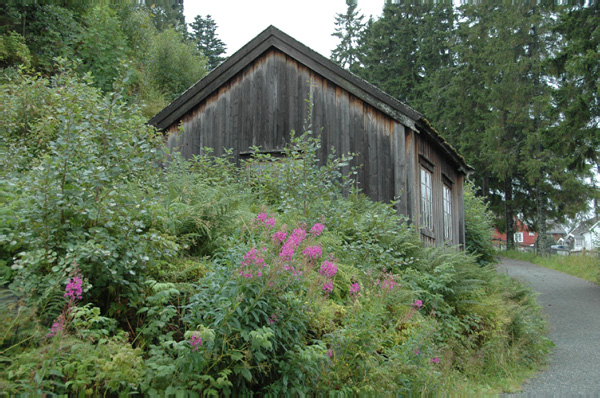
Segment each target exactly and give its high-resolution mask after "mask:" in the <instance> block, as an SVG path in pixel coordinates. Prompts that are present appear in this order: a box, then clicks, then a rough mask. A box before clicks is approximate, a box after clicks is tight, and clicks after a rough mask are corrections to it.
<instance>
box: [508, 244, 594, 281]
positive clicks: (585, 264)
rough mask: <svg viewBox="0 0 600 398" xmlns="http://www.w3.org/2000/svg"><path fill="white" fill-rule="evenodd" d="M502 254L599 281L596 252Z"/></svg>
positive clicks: (587, 279)
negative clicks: (565, 254)
mask: <svg viewBox="0 0 600 398" xmlns="http://www.w3.org/2000/svg"><path fill="white" fill-rule="evenodd" d="M502 255H503V256H504V257H508V258H513V259H516V260H523V261H527V262H530V263H533V264H537V265H541V266H542V267H546V268H550V269H555V270H557V271H560V272H564V273H565V274H569V275H573V276H576V277H578V278H581V279H585V280H586V281H590V282H593V283H600V257H598V254H597V253H588V254H571V255H569V256H560V255H552V256H540V255H537V254H535V253H528V252H520V251H516V250H509V251H505V252H502Z"/></svg>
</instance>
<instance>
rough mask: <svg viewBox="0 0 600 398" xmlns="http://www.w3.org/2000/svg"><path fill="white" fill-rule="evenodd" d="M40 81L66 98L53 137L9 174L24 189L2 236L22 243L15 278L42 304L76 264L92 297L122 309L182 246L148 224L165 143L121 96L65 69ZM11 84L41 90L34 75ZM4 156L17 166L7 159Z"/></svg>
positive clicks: (51, 112) (56, 112)
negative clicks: (150, 192)
mask: <svg viewBox="0 0 600 398" xmlns="http://www.w3.org/2000/svg"><path fill="white" fill-rule="evenodd" d="M39 80H41V81H42V83H41V84H42V85H50V87H51V89H50V91H51V93H50V94H51V96H50V98H52V99H54V100H58V99H60V102H58V101H56V102H54V101H49V102H48V108H46V109H43V113H42V114H41V115H40V119H41V121H42V122H44V123H48V124H49V125H50V127H52V129H50V130H49V131H52V130H53V132H54V136H52V137H49V138H48V144H47V149H46V150H45V152H44V153H43V154H41V155H40V156H39V157H38V158H37V159H36V160H35V162H32V163H31V164H30V165H29V167H26V168H25V169H24V170H21V171H20V172H15V173H12V174H9V175H7V177H8V178H7V185H8V186H10V187H12V188H13V189H14V190H15V192H18V195H17V196H16V197H14V198H13V200H14V201H15V212H14V215H13V217H11V218H9V219H7V221H6V222H9V223H10V226H9V228H8V229H9V230H8V231H7V233H6V235H3V236H2V241H1V243H2V244H3V245H6V246H8V249H9V250H8V251H9V252H12V253H14V252H15V248H13V247H12V246H14V245H15V242H20V244H19V246H20V248H19V254H18V255H17V256H15V260H14V263H13V265H12V267H13V269H14V270H15V271H16V281H17V285H18V286H19V289H20V290H23V291H26V292H28V293H29V294H30V295H31V296H33V297H35V298H37V299H39V300H41V302H40V301H38V304H39V306H38V309H39V310H41V311H44V309H45V308H46V307H47V306H49V305H50V302H51V297H52V294H51V295H50V296H48V293H49V292H51V291H52V289H54V288H56V287H57V286H58V285H59V284H60V283H61V280H63V279H64V278H65V276H66V274H67V273H68V272H69V270H70V269H71V267H72V264H74V263H77V264H79V266H80V268H81V270H82V271H83V272H84V274H85V275H87V276H88V278H89V283H90V285H91V293H92V294H91V298H92V300H94V301H96V302H97V303H98V304H100V302H101V301H104V302H103V304H102V306H107V305H109V306H111V307H113V310H116V309H117V307H119V306H122V304H121V303H122V302H123V301H121V300H126V299H128V300H135V295H136V294H137V292H138V290H139V289H140V283H141V281H142V280H143V278H144V272H145V270H146V269H148V268H151V267H152V266H153V265H154V264H155V261H156V259H158V258H162V257H163V256H169V253H171V254H172V253H174V250H175V249H176V247H177V246H176V244H175V243H174V242H173V241H172V240H171V239H170V238H169V237H168V236H165V235H163V234H162V233H161V232H160V231H157V230H156V229H155V228H153V226H152V225H151V223H152V219H151V218H150V214H151V208H152V206H153V203H154V202H155V200H156V199H155V198H153V197H149V196H147V195H146V192H144V191H145V190H146V189H147V188H143V187H144V186H146V187H152V186H153V184H155V183H156V170H158V162H159V161H160V159H161V153H162V151H161V148H160V143H159V142H157V141H156V139H155V137H154V136H153V134H152V132H151V131H150V130H149V128H147V127H146V126H145V125H144V119H142V118H141V117H140V115H139V114H137V113H135V112H132V111H130V109H129V108H127V107H126V105H125V104H124V103H123V101H122V99H121V98H120V96H119V95H118V94H112V95H110V96H107V97H103V96H102V95H101V94H100V93H99V92H98V91H97V90H96V89H94V88H92V87H90V86H89V83H86V82H79V81H78V80H77V79H75V78H73V76H72V75H71V74H70V73H69V72H68V71H65V73H64V75H62V76H58V77H56V78H54V79H53V81H52V84H49V82H48V81H44V79H39ZM14 84H15V86H13V87H9V88H8V90H7V91H6V92H8V93H11V92H13V91H24V90H28V89H32V90H34V91H35V90H38V89H39V85H38V84H36V82H35V79H34V81H31V80H28V79H25V80H24V84H22V85H21V84H19V82H15V83H14ZM38 123H40V121H39V120H34V121H32V124H33V125H37V124H38ZM17 126H18V124H17ZM42 131H44V132H45V131H46V129H44V130H42ZM10 133H12V134H13V135H16V134H18V131H11V132H10ZM22 143H23V141H22V140H17V141H16V143H15V144H14V147H15V148H17V149H18V148H19V146H20V145H22ZM10 152H11V151H10V150H9V151H7V153H10ZM5 155H6V154H5ZM2 162H3V164H4V165H6V166H8V165H9V164H13V165H14V164H19V161H18V158H17V159H14V157H13V158H10V159H9V158H8V156H5V157H4V158H3V159H2ZM13 167H14V166H13ZM7 169H8V170H10V169H11V167H10V166H8V167H7ZM9 261H11V262H12V260H9ZM117 297H120V299H119V300H118V301H115V302H112V300H113V299H115V298H117ZM105 300H106V301H105Z"/></svg>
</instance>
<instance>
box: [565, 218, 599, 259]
mask: <svg viewBox="0 0 600 398" xmlns="http://www.w3.org/2000/svg"><path fill="white" fill-rule="evenodd" d="M567 240H568V241H571V242H572V247H573V251H582V250H594V249H598V248H600V217H594V218H591V219H589V220H586V221H583V222H581V223H579V225H578V226H577V227H576V228H575V229H574V230H573V231H571V232H570V233H569V234H568V235H567Z"/></svg>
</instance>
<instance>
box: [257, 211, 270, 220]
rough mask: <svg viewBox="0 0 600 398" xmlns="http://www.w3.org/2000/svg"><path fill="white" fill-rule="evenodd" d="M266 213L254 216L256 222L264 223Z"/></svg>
mask: <svg viewBox="0 0 600 398" xmlns="http://www.w3.org/2000/svg"><path fill="white" fill-rule="evenodd" d="M267 217H268V216H267V213H258V215H257V216H256V219H257V220H258V221H263V222H264V221H265V220H266V219H267Z"/></svg>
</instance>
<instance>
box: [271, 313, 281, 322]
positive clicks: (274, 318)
mask: <svg viewBox="0 0 600 398" xmlns="http://www.w3.org/2000/svg"><path fill="white" fill-rule="evenodd" d="M278 320H279V319H278V318H277V315H275V314H272V315H271V316H270V317H269V323H275V322H277V321H278Z"/></svg>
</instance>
